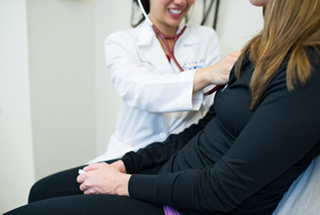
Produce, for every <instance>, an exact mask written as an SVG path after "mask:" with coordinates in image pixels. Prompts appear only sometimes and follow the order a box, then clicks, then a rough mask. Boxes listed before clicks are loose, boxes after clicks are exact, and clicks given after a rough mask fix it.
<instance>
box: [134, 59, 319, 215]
mask: <svg viewBox="0 0 320 215" xmlns="http://www.w3.org/2000/svg"><path fill="white" fill-rule="evenodd" d="M285 69H286V68H285ZM285 69H284V71H283V74H285ZM315 71H316V72H314V73H313V75H312V77H311V80H310V81H309V82H308V83H307V85H305V86H298V87H296V89H295V90H294V91H292V92H288V90H287V88H286V84H283V79H282V83H277V79H276V80H275V81H274V82H273V83H274V84H271V86H270V87H269V88H268V90H267V91H266V96H265V99H263V101H262V103H261V104H260V106H259V107H258V108H257V110H256V112H255V114H254V115H253V116H252V118H251V119H250V121H249V122H248V124H247V125H246V127H245V128H244V129H243V130H242V132H241V133H240V135H239V136H238V137H237V139H236V140H235V142H234V143H233V145H232V147H231V148H230V149H229V151H228V152H227V153H226V154H225V156H224V157H223V158H222V159H221V161H219V162H217V163H216V164H215V165H214V166H212V167H206V168H203V169H190V170H185V171H181V172H176V173H169V174H163V175H153V176H149V175H133V176H132V177H131V179H130V182H129V193H130V196H131V197H133V198H137V199H141V200H145V201H149V202H154V203H157V204H160V205H170V206H173V207H176V208H186V209H194V210H198V211H203V212H208V213H209V212H210V211H211V212H213V211H215V212H221V213H228V212H229V211H231V210H233V209H234V208H236V207H237V206H238V205H240V204H242V203H243V202H244V201H245V200H246V199H248V198H249V197H250V196H252V195H254V194H255V193H256V192H257V191H259V190H260V189H261V188H263V187H264V186H266V185H268V184H269V183H271V182H272V181H273V180H275V179H276V178H277V177H279V176H280V175H281V174H283V173H285V172H286V171H287V170H288V169H289V168H291V167H292V166H293V165H294V164H296V163H297V162H298V161H299V160H300V159H301V158H302V157H304V156H305V155H306V154H307V153H313V152H319V133H320V127H319V121H320V114H319V110H320V100H319V99H318V98H319V94H320V88H319V84H320V72H319V71H320V67H319V65H318V66H317V67H316V70H315Z"/></svg>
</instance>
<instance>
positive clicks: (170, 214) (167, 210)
mask: <svg viewBox="0 0 320 215" xmlns="http://www.w3.org/2000/svg"><path fill="white" fill-rule="evenodd" d="M163 210H164V214H165V215H181V214H180V213H179V212H178V211H176V210H175V209H173V208H172V207H169V206H166V205H163Z"/></svg>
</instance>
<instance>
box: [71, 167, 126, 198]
mask: <svg viewBox="0 0 320 215" xmlns="http://www.w3.org/2000/svg"><path fill="white" fill-rule="evenodd" d="M83 170H84V171H86V173H83V174H80V175H79V176H78V177H77V182H78V183H80V184H81V185H80V190H81V191H83V193H84V194H110V195H119V196H129V191H128V184H129V179H130V177H131V175H129V174H124V173H121V172H120V171H119V170H118V169H116V168H115V167H113V166H111V165H109V164H107V163H92V164H90V165H89V166H87V167H85V168H84V169H83Z"/></svg>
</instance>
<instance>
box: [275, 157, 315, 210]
mask: <svg viewBox="0 0 320 215" xmlns="http://www.w3.org/2000/svg"><path fill="white" fill-rule="evenodd" d="M272 215H320V155H319V156H318V157H316V158H314V159H313V161H312V162H311V163H310V165H309V167H308V168H307V169H306V170H305V171H304V172H303V173H302V174H301V175H300V176H299V177H298V178H297V179H296V180H295V181H294V182H293V184H292V185H291V186H290V188H289V190H288V192H286V193H285V194H284V196H283V198H282V199H281V201H280V203H279V205H278V207H277V208H276V210H275V211H274V212H273V214H272Z"/></svg>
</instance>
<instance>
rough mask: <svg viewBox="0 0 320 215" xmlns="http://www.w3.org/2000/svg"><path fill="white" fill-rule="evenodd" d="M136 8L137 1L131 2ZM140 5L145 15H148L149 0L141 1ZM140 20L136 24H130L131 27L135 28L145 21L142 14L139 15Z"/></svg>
mask: <svg viewBox="0 0 320 215" xmlns="http://www.w3.org/2000/svg"><path fill="white" fill-rule="evenodd" d="M133 1H134V2H135V3H136V4H137V5H138V6H139V4H138V1H137V0H133ZM141 4H142V5H143V8H144V10H145V11H146V13H147V14H149V12H150V2H149V0H141ZM141 16H142V17H141V19H140V20H139V21H138V22H137V23H136V24H134V23H131V25H132V27H137V26H138V25H139V24H140V23H141V22H143V21H144V20H145V18H144V16H143V14H142V13H141Z"/></svg>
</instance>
